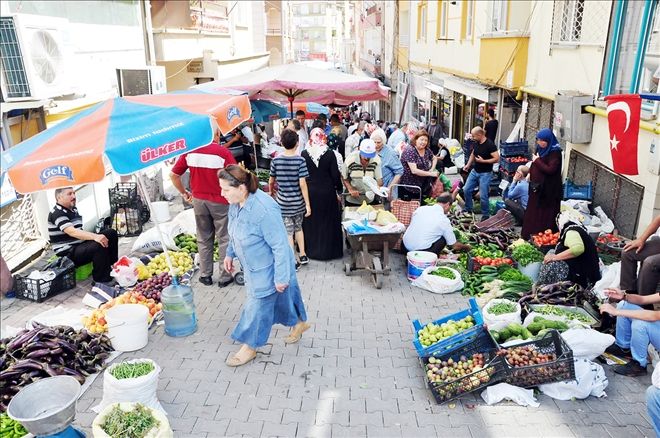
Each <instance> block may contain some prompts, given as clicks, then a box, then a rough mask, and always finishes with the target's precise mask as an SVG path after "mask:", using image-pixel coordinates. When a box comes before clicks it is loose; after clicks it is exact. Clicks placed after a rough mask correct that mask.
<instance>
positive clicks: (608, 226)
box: [594, 206, 614, 233]
mask: <svg viewBox="0 0 660 438" xmlns="http://www.w3.org/2000/svg"><path fill="white" fill-rule="evenodd" d="M594 212H595V213H596V216H598V218H599V219H600V221H601V226H600V229H601V231H602V232H603V233H611V232H612V231H614V222H612V219H610V218H609V217H607V215H606V214H605V212H604V211H603V209H602V208H601V207H600V206H598V207H596V208H594Z"/></svg>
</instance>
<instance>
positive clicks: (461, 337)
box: [412, 298, 487, 357]
mask: <svg viewBox="0 0 660 438" xmlns="http://www.w3.org/2000/svg"><path fill="white" fill-rule="evenodd" d="M469 302H470V307H469V308H468V309H464V310H461V311H459V312H456V313H453V314H451V315H449V316H446V317H444V318H441V319H438V320H435V321H433V323H434V324H438V325H440V324H442V323H444V322H447V321H449V320H450V319H451V320H453V321H458V320H461V319H463V318H465V317H466V316H472V318H473V319H474V326H472V327H470V328H469V329H467V330H463V331H462V332H460V333H458V334H456V335H454V336H452V337H450V338H447V339H443V340H442V341H440V342H436V343H435V344H433V345H430V346H428V347H424V346H422V343H421V342H420V341H419V330H421V329H422V328H424V326H425V325H426V324H424V325H422V323H420V322H419V320H417V319H416V320H414V321H413V322H412V324H413V329H414V330H415V337H414V339H413V345H414V346H415V349H416V350H417V354H418V355H419V356H420V357H425V356H431V355H432V354H436V353H441V354H447V353H451V352H452V351H454V350H456V349H458V348H461V347H463V346H465V345H467V344H469V343H470V342H473V341H474V340H475V339H476V338H477V337H478V336H479V334H480V333H481V332H483V331H487V330H486V327H485V326H484V317H483V315H482V313H481V309H479V306H478V305H477V301H476V300H475V299H474V298H470V301H469Z"/></svg>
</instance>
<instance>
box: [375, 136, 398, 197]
mask: <svg viewBox="0 0 660 438" xmlns="http://www.w3.org/2000/svg"><path fill="white" fill-rule="evenodd" d="M370 138H371V140H373V142H374V143H375V144H376V152H377V153H378V156H379V157H380V167H381V171H382V174H383V187H387V189H388V190H390V193H391V190H392V186H393V185H395V184H398V183H399V180H400V179H401V175H403V165H402V164H401V160H400V159H399V155H397V153H396V152H395V151H394V149H391V148H388V147H385V142H386V139H387V137H386V136H385V131H383V130H382V129H380V128H378V129H376V130H375V131H374V132H372V133H371V136H370Z"/></svg>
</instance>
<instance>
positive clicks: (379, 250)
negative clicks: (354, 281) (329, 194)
mask: <svg viewBox="0 0 660 438" xmlns="http://www.w3.org/2000/svg"><path fill="white" fill-rule="evenodd" d="M347 195H348V194H346V193H344V194H343V196H342V197H343V198H345V196H347ZM361 208H362V207H351V206H345V207H344V213H343V216H342V221H343V223H344V232H345V235H346V243H347V245H348V247H349V248H350V249H351V261H350V262H348V263H346V264H345V265H344V272H345V274H346V275H351V274H352V273H353V272H354V271H357V270H365V271H367V272H368V273H369V274H370V275H371V277H372V280H373V282H374V285H375V286H376V289H380V288H382V287H383V276H384V275H389V274H390V272H391V270H392V269H391V267H390V250H391V249H393V248H394V247H395V245H396V244H397V243H398V242H399V241H400V240H401V236H402V235H403V231H404V227H403V226H402V227H401V228H400V229H398V230H396V231H392V232H381V231H378V230H377V229H375V228H373V227H369V225H368V224H369V221H370V220H371V221H374V220H376V218H377V216H378V214H379V212H381V211H382V212H384V211H386V210H385V207H384V206H383V205H382V204H376V205H373V206H371V208H370V209H369V210H370V213H366V214H362V213H360V209H361ZM351 219H353V220H354V222H353V223H352V224H353V225H356V223H355V220H356V219H360V221H361V223H362V225H364V228H362V229H360V227H359V226H358V227H353V228H348V227H347V222H346V221H347V220H351Z"/></svg>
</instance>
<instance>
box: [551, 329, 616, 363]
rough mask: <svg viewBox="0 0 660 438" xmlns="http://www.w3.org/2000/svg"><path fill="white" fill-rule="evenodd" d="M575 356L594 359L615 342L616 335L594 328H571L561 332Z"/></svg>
mask: <svg viewBox="0 0 660 438" xmlns="http://www.w3.org/2000/svg"><path fill="white" fill-rule="evenodd" d="M561 337H562V338H563V339H564V341H566V343H567V344H568V346H569V347H571V350H573V357H574V358H580V359H589V360H594V359H595V358H597V357H598V356H600V355H601V354H603V353H604V352H605V349H606V348H607V347H609V346H610V345H612V344H613V343H614V336H612V335H608V334H605V333H601V332H598V331H596V330H593V329H570V330H566V331H565V332H564V333H562V334H561Z"/></svg>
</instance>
